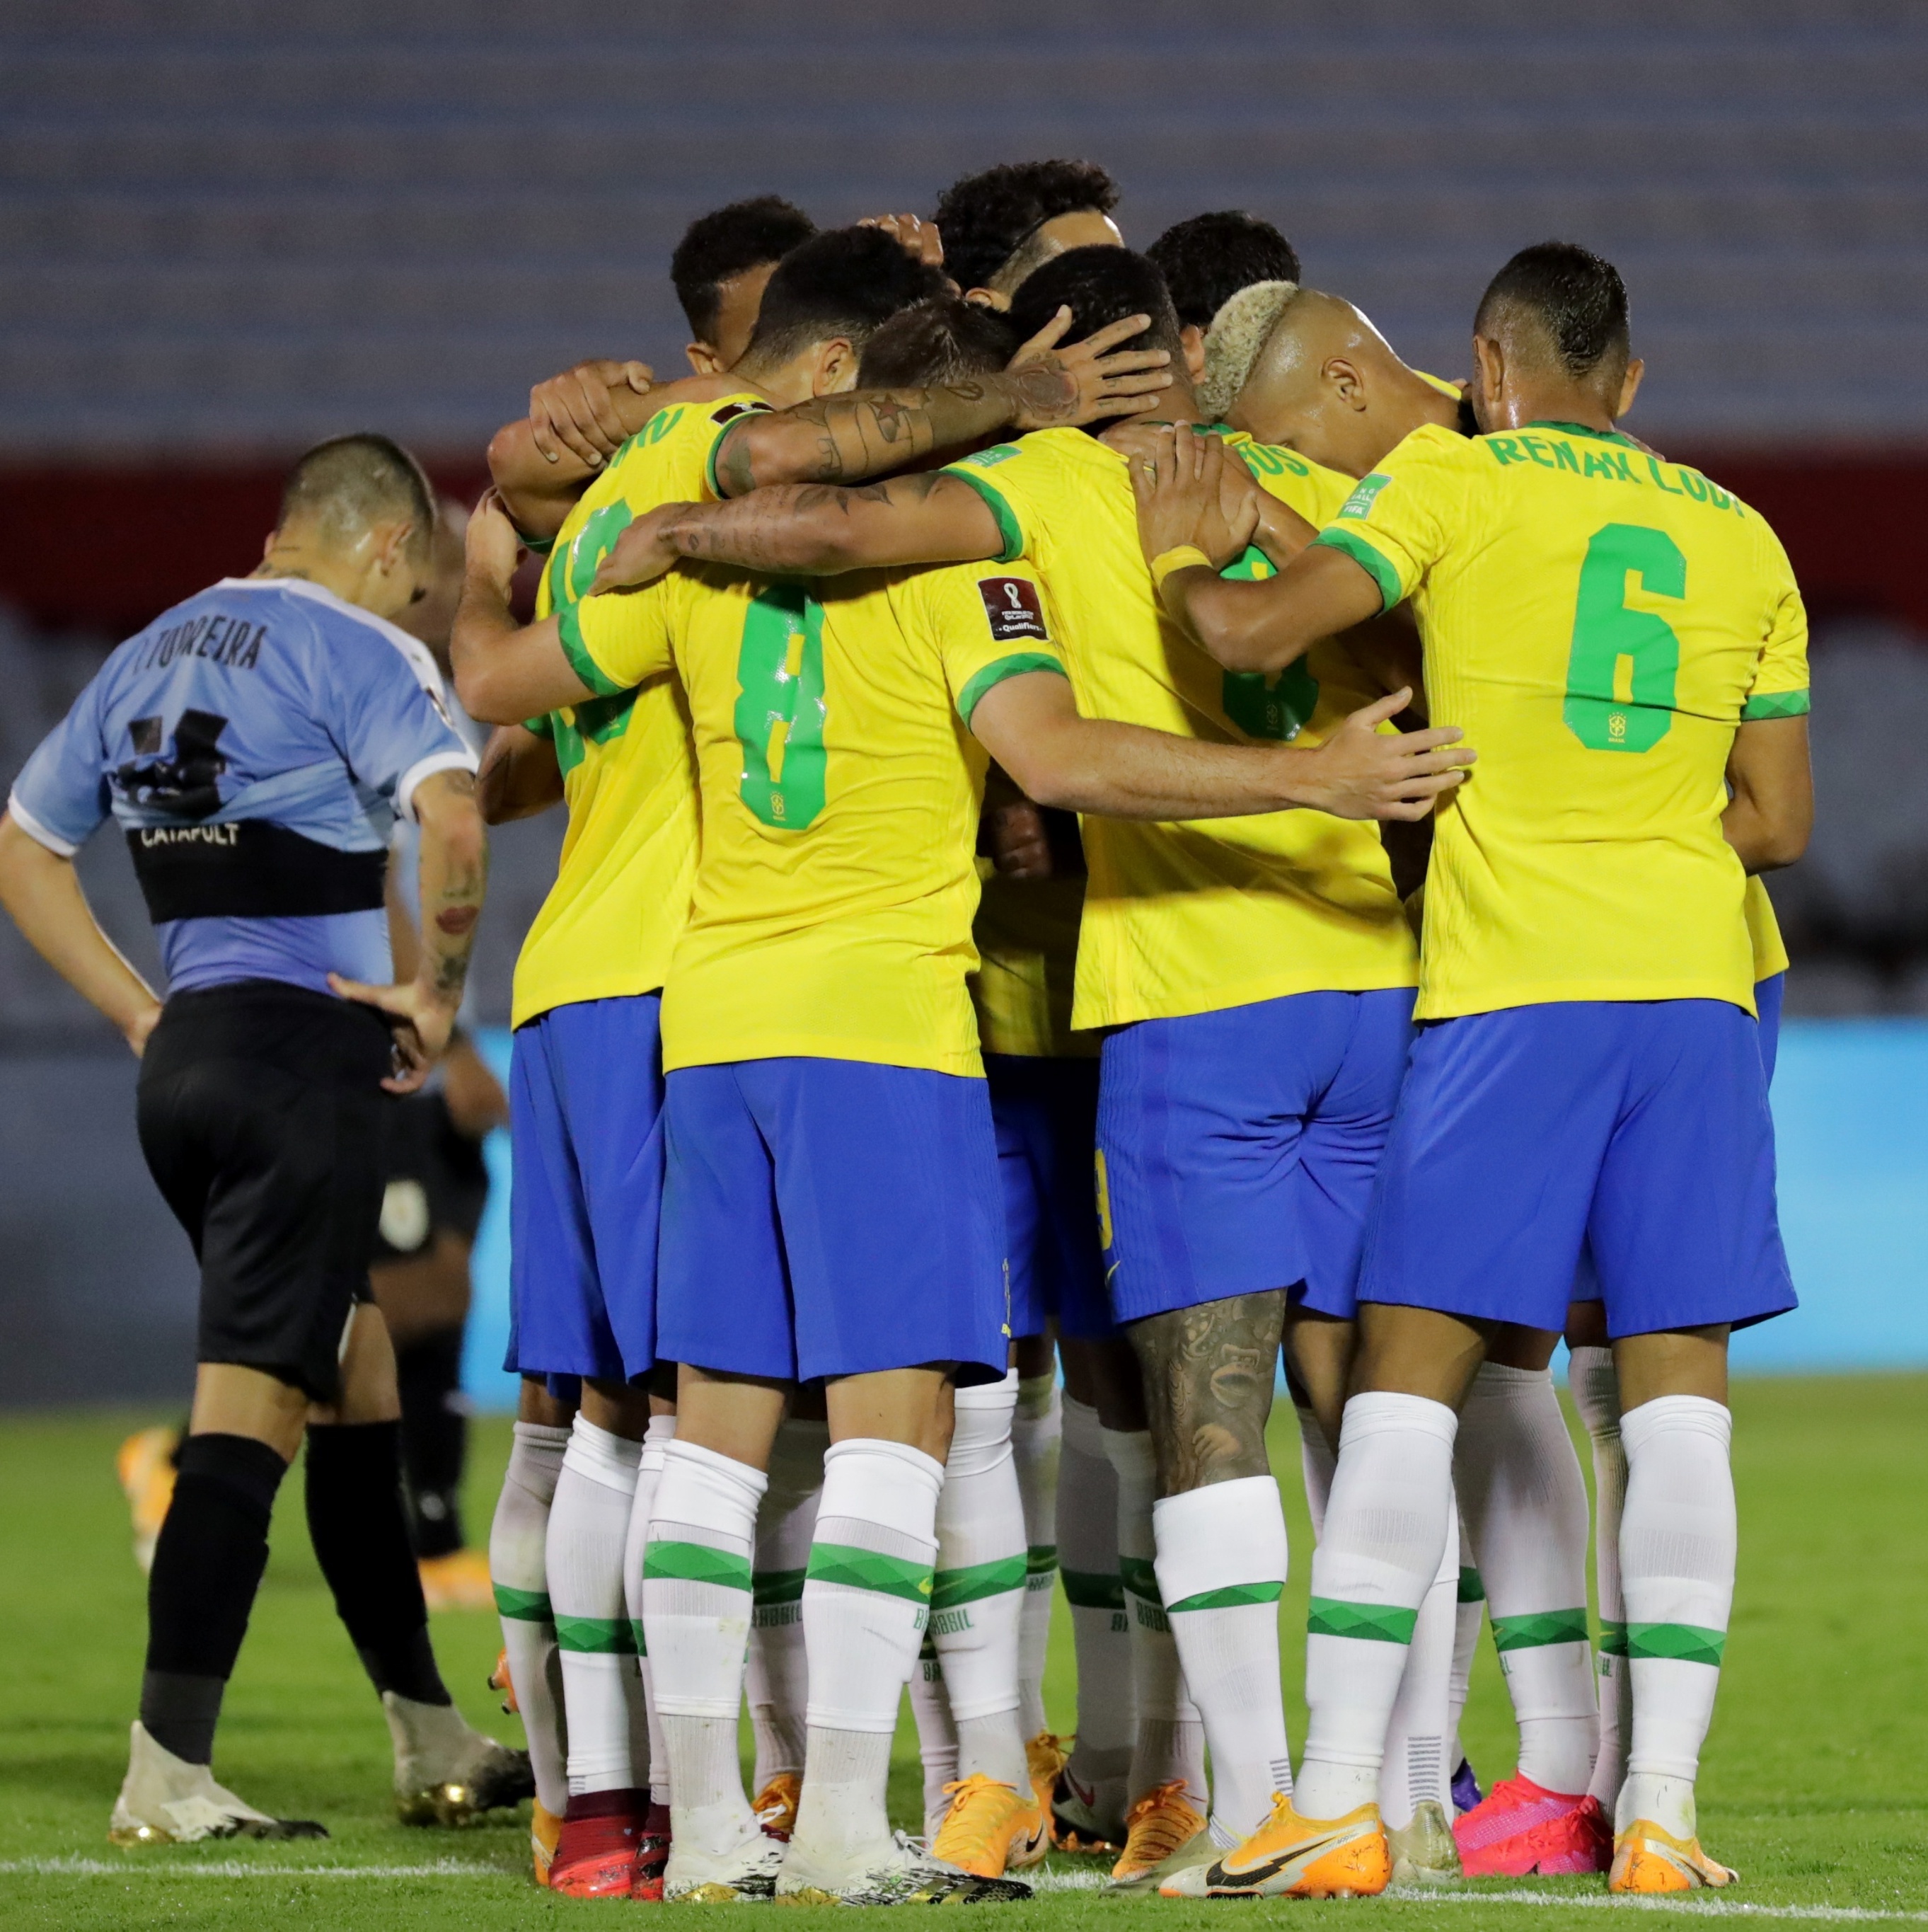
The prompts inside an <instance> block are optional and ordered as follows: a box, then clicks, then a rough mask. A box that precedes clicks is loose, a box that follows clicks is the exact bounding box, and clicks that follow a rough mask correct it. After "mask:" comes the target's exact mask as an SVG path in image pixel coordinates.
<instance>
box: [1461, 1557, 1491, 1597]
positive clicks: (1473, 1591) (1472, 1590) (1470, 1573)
mask: <svg viewBox="0 0 1928 1932" xmlns="http://www.w3.org/2000/svg"><path fill="white" fill-rule="evenodd" d="M1459 1601H1461V1602H1462V1604H1483V1603H1484V1602H1485V1601H1486V1585H1485V1584H1484V1583H1482V1582H1481V1581H1480V1573H1479V1571H1477V1570H1476V1569H1474V1568H1473V1566H1472V1565H1471V1564H1470V1563H1462V1564H1461V1565H1460V1566H1459Z"/></svg>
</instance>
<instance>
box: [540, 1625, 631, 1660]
mask: <svg viewBox="0 0 1928 1932" xmlns="http://www.w3.org/2000/svg"><path fill="white" fill-rule="evenodd" d="M556 1649H558V1650H573V1651H574V1652H576V1653H577V1655H579V1656H588V1657H634V1655H636V1638H635V1635H634V1633H633V1632H632V1631H631V1629H630V1628H629V1619H628V1618H627V1617H558V1618H557V1619H556Z"/></svg>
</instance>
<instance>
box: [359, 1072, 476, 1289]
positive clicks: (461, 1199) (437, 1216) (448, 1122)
mask: <svg viewBox="0 0 1928 1932" xmlns="http://www.w3.org/2000/svg"><path fill="white" fill-rule="evenodd" d="M384 1181H385V1185H384V1187H383V1188H382V1209H381V1218H380V1220H379V1222H378V1223H376V1231H375V1265H376V1267H377V1268H379V1267H380V1266H381V1265H382V1263H383V1262H406V1261H413V1260H414V1259H415V1258H416V1257H417V1256H420V1255H423V1254H426V1253H427V1251H428V1250H429V1248H430V1247H431V1246H432V1245H433V1242H434V1239H435V1237H436V1234H437V1232H439V1231H440V1230H442V1229H447V1230H448V1232H450V1233H451V1234H454V1235H460V1237H461V1238H462V1239H463V1241H469V1242H472V1241H474V1240H475V1230H476V1229H477V1228H478V1227H479V1226H481V1220H482V1210H483V1208H484V1207H486V1206H487V1205H488V1199H489V1170H488V1166H487V1163H486V1162H485V1161H484V1160H483V1158H482V1145H481V1142H479V1141H472V1140H471V1139H469V1136H467V1135H466V1134H465V1133H463V1132H462V1131H461V1130H460V1129H459V1128H458V1127H457V1126H456V1124H455V1123H454V1120H453V1119H452V1118H451V1116H450V1115H449V1112H448V1101H447V1100H446V1099H445V1097H443V1096H442V1094H439V1093H431V1094H409V1096H408V1097H406V1099H405V1100H399V1101H397V1103H395V1106H394V1118H393V1121H392V1123H391V1126H390V1127H389V1130H388V1166H387V1169H386V1172H385V1176H384Z"/></svg>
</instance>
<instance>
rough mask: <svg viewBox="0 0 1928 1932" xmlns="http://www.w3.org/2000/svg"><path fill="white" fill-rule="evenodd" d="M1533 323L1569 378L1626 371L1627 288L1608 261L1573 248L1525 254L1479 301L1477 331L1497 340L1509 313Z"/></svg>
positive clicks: (1560, 245)
mask: <svg viewBox="0 0 1928 1932" xmlns="http://www.w3.org/2000/svg"><path fill="white" fill-rule="evenodd" d="M1509 311H1511V312H1512V313H1513V314H1523V315H1525V316H1529V317H1532V318H1533V319H1534V320H1535V321H1537V323H1539V325H1540V327H1541V328H1542V329H1544V330H1545V331H1546V334H1547V335H1548V336H1549V338H1550V339H1551V341H1552V345H1553V349H1554V352H1555V354H1557V355H1558V357H1559V358H1560V362H1561V367H1562V368H1564V369H1565V370H1566V371H1567V374H1568V375H1570V376H1571V377H1574V378H1576V380H1577V379H1579V377H1585V376H1590V375H1591V374H1593V373H1594V371H1596V370H1597V369H1600V368H1602V365H1609V373H1612V370H1611V367H1610V365H1612V364H1613V363H1616V362H1617V363H1618V365H1620V367H1621V369H1622V370H1624V368H1625V365H1626V362H1627V353H1628V350H1629V347H1630V341H1631V338H1630V335H1629V332H1628V328H1627V284H1625V283H1624V282H1623V281H1621V278H1620V271H1619V270H1618V269H1616V268H1615V266H1614V265H1613V264H1612V263H1611V262H1609V261H1606V260H1603V258H1602V257H1600V256H1598V255H1596V254H1594V253H1593V252H1592V251H1591V250H1589V249H1585V248H1581V247H1580V246H1579V244H1578V243H1576V242H1539V243H1537V245H1535V246H1534V247H1533V248H1522V250H1521V251H1519V254H1517V255H1516V256H1515V257H1513V260H1511V261H1510V262H1509V263H1507V265H1506V266H1505V267H1504V269H1501V271H1500V272H1499V273H1498V275H1495V277H1494V278H1493V279H1492V281H1490V282H1489V284H1487V285H1486V293H1485V294H1484V295H1483V296H1481V297H1480V312H1479V314H1478V315H1477V317H1476V318H1475V319H1474V324H1473V327H1474V330H1475V332H1477V333H1478V334H1480V335H1494V334H1495V333H1496V332H1498V329H1499V328H1500V327H1501V325H1502V323H1503V321H1504V319H1505V318H1506V317H1507V313H1508V312H1509Z"/></svg>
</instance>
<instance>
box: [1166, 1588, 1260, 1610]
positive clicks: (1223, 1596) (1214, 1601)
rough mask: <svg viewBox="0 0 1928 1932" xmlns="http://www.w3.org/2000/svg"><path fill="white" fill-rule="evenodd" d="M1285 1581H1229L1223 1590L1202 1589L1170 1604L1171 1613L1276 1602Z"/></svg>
mask: <svg viewBox="0 0 1928 1932" xmlns="http://www.w3.org/2000/svg"><path fill="white" fill-rule="evenodd" d="M1284 1589H1285V1585H1284V1584H1283V1583H1228V1584H1227V1585H1226V1586H1225V1588H1224V1589H1222V1590H1201V1591H1200V1592H1198V1595H1196V1596H1195V1597H1182V1598H1180V1599H1179V1601H1177V1603H1175V1604H1171V1605H1169V1606H1168V1612H1169V1613H1170V1614H1171V1616H1174V1617H1175V1616H1178V1615H1179V1614H1180V1613H1181V1612H1182V1611H1185V1610H1237V1608H1238V1607H1239V1606H1240V1604H1276V1603H1277V1602H1278V1601H1279V1596H1280V1594H1281V1593H1282V1592H1283V1591H1284Z"/></svg>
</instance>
